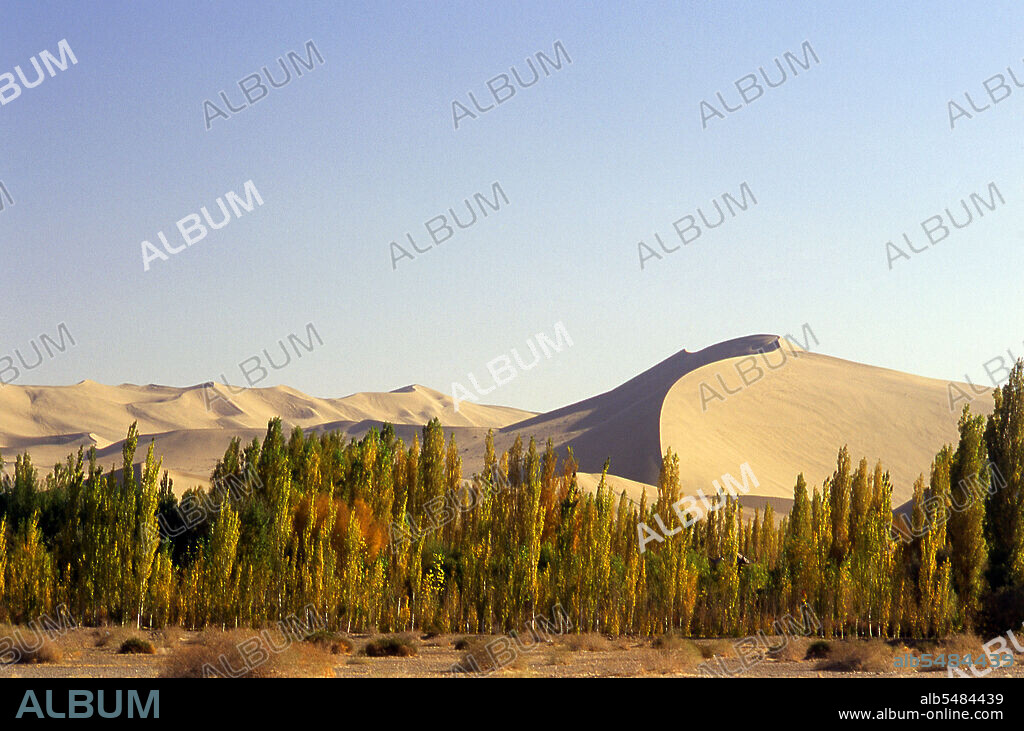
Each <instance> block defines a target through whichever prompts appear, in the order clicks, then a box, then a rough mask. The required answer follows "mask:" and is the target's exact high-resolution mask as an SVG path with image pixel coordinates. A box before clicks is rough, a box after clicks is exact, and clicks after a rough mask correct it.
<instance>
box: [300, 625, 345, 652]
mask: <svg viewBox="0 0 1024 731" xmlns="http://www.w3.org/2000/svg"><path fill="white" fill-rule="evenodd" d="M303 642H305V643H307V644H309V645H312V646H313V647H316V648H317V649H319V650H322V651H323V652H329V653H330V654H332V655H348V654H350V653H351V652H352V643H351V642H350V641H349V640H347V639H346V638H344V637H342V636H341V635H340V634H337V633H334V632H328V631H326V630H319V631H317V632H314V633H313V634H311V635H308V636H306V637H304V638H303Z"/></svg>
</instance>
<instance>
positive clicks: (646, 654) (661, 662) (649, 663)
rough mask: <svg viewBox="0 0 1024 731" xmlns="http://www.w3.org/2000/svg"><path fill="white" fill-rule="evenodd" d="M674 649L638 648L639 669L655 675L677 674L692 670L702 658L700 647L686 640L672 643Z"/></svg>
mask: <svg viewBox="0 0 1024 731" xmlns="http://www.w3.org/2000/svg"><path fill="white" fill-rule="evenodd" d="M672 644H673V645H674V649H666V648H663V649H656V650H650V649H639V650H637V651H636V653H637V656H638V659H639V660H640V669H641V671H643V672H645V673H652V674H656V675H678V674H680V673H688V672H692V671H693V670H694V669H695V668H696V667H697V666H698V665H700V663H701V662H702V661H703V660H704V656H703V655H702V654H701V651H700V648H699V647H697V645H696V644H695V643H694V642H690V641H688V640H686V641H684V643H683V644H677V643H672Z"/></svg>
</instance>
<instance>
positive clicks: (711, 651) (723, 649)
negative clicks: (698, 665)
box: [697, 640, 736, 660]
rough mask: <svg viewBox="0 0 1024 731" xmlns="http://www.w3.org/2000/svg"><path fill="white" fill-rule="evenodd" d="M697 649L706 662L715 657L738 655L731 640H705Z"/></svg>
mask: <svg viewBox="0 0 1024 731" xmlns="http://www.w3.org/2000/svg"><path fill="white" fill-rule="evenodd" d="M697 648H698V649H699V650H700V653H701V655H702V656H703V657H704V659H705V660H710V659H711V658H713V657H730V656H732V655H735V654H736V650H735V648H734V647H733V644H732V642H731V641H729V640H703V641H701V642H698V643H697Z"/></svg>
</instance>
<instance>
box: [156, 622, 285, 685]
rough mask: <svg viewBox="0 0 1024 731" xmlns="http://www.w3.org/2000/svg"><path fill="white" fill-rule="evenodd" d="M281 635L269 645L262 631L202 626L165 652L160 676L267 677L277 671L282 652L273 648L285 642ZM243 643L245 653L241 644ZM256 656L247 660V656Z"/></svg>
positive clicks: (272, 675) (283, 651)
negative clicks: (190, 639)
mask: <svg viewBox="0 0 1024 731" xmlns="http://www.w3.org/2000/svg"><path fill="white" fill-rule="evenodd" d="M284 644H285V643H284V641H283V640H282V638H280V637H277V638H273V646H272V647H271V646H269V645H268V642H267V640H266V638H265V637H264V635H262V634H260V633H258V632H257V631H256V630H231V631H226V632H225V631H221V630H205V631H203V632H202V633H200V634H199V636H197V637H195V638H194V639H193V640H192V641H191V642H187V643H185V644H182V645H181V646H179V647H176V648H175V649H173V650H172V651H171V652H170V653H168V655H167V658H166V660H165V661H164V667H163V672H162V673H161V676H162V677H165V678H204V677H222V676H227V677H235V678H269V677H274V676H275V675H277V674H279V672H280V665H281V663H282V659H283V657H282V656H283V655H284V654H285V653H288V652H290V650H291V647H290V645H289V646H288V648H287V649H285V650H282V651H281V652H278V651H275V650H274V649H273V648H277V647H282V646H283V645H284ZM243 645H244V646H246V648H247V652H246V656H243V655H242V651H241V650H240V649H239V648H240V646H243ZM254 657H255V658H258V659H257V660H255V661H250V660H249V659H247V658H254Z"/></svg>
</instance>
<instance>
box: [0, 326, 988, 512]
mask: <svg viewBox="0 0 1024 731" xmlns="http://www.w3.org/2000/svg"><path fill="white" fill-rule="evenodd" d="M780 343H781V344H780ZM961 385H963V384H961ZM454 406H455V405H454V402H453V401H452V399H451V398H450V397H449V396H448V395H446V394H444V393H441V392H439V391H436V390H433V389H430V388H427V387H425V386H421V385H408V386H404V387H401V388H397V389H394V390H392V391H388V392H376V393H355V394H351V395H349V396H345V397H343V398H335V399H330V398H317V397H314V396H309V395H307V394H304V393H302V392H300V391H297V390H296V389H293V388H290V387H288V386H275V387H272V388H238V387H234V386H228V385H225V384H220V383H212V382H209V383H202V384H196V385H193V386H188V387H184V388H178V387H172V386H161V385H155V384H149V385H144V386H140V385H135V384H127V383H126V384H121V385H118V386H108V385H104V384H100V383H96V382H93V381H82V382H80V383H77V384H75V385H73V386H18V385H8V386H6V387H4V388H0V453H3V455H4V457H5V459H6V460H8V462H9V461H10V460H11V459H12V458H13V456H14V454H15V453H21V452H29V453H30V454H31V455H32V457H33V461H34V462H35V463H36V464H37V465H39V466H40V467H41V468H44V469H45V468H47V467H48V466H50V465H52V464H54V463H55V462H57V461H63V459H64V458H65V457H66V456H67V454H68V453H69V452H73V451H75V450H76V449H77V448H78V447H83V448H85V449H89V448H90V447H95V448H96V449H97V455H98V457H99V458H100V461H101V463H102V464H104V465H107V466H119V461H120V456H121V444H122V441H123V439H124V435H125V432H126V430H127V427H128V425H129V424H130V423H131V422H133V421H137V422H138V424H139V432H140V446H141V445H148V443H149V441H150V440H154V441H155V442H156V451H157V454H158V455H161V456H162V457H163V458H164V468H165V469H168V470H169V471H170V474H171V476H172V477H173V478H174V479H175V487H176V489H177V490H179V491H180V490H182V489H185V488H187V487H191V486H193V485H205V484H207V482H208V479H209V474H210V472H211V471H212V469H213V467H214V465H215V464H216V461H217V459H218V458H219V457H220V456H222V455H223V453H224V449H225V448H226V447H227V444H228V442H229V440H230V439H231V438H232V437H239V438H240V439H242V440H243V442H248V441H250V440H252V439H253V438H256V439H262V437H263V434H264V433H265V430H266V425H267V422H268V421H269V420H270V419H272V418H274V417H277V416H280V417H281V418H282V421H283V422H284V423H285V425H286V427H287V428H288V429H291V428H292V427H294V426H299V427H302V428H303V429H304V430H307V431H312V432H314V433H320V432H324V431H334V430H336V431H340V432H342V433H343V434H344V435H345V436H346V437H351V438H360V437H362V436H363V435H364V434H365V433H366V432H367V431H368V430H369V429H371V428H379V427H380V426H381V425H382V424H384V423H385V422H388V423H391V424H393V425H394V426H395V432H396V434H397V435H398V436H399V437H401V438H402V439H403V440H405V441H406V443H408V442H410V441H411V440H412V438H413V437H414V436H415V435H416V434H419V433H420V430H421V428H422V426H423V424H425V423H426V422H427V421H429V420H430V419H432V418H435V417H436V418H438V419H439V420H440V421H441V423H442V425H443V426H444V427H445V430H446V431H447V432H449V433H451V434H454V436H455V438H456V441H457V442H458V444H459V446H460V449H461V451H462V456H463V460H464V472H466V473H467V474H468V473H470V472H473V471H476V470H478V469H479V467H480V465H481V464H482V461H483V453H484V440H485V438H486V434H487V431H488V430H489V429H493V430H494V433H495V446H496V448H497V449H499V450H503V449H507V448H508V447H509V446H511V444H512V442H513V441H514V440H515V438H516V437H517V436H520V437H522V438H523V440H524V441H527V440H529V438H530V437H531V436H534V437H536V438H537V439H538V442H539V446H540V448H543V446H544V442H545V441H546V440H547V439H551V441H552V443H553V445H554V447H555V448H556V449H558V450H559V451H560V452H561V453H562V454H565V453H566V450H567V449H568V448H571V449H572V451H573V454H574V456H575V458H576V460H577V461H578V463H579V471H580V484H581V486H583V487H584V488H586V489H591V490H592V489H595V488H596V485H597V482H598V480H599V477H600V473H601V471H602V468H603V465H604V463H605V460H606V459H608V458H610V459H611V470H610V477H609V482H610V483H611V485H612V487H613V488H614V489H615V490H616V492H621V491H623V490H624V491H625V492H626V494H627V496H628V497H630V498H631V499H634V500H637V501H639V499H640V495H641V494H642V492H643V490H644V489H647V491H648V500H649V501H651V500H653V499H654V498H655V497H656V490H655V488H653V487H652V486H653V485H656V484H657V481H658V473H659V470H660V466H661V457H662V455H663V454H664V452H665V450H666V449H668V448H670V447H671V448H672V449H673V450H674V451H676V452H677V453H678V454H679V456H680V469H681V474H680V476H681V480H682V484H683V489H684V492H686V493H689V494H693V493H695V492H696V491H697V490H698V489H700V490H703V491H704V492H705V493H709V492H710V491H711V490H712V487H711V486H712V483H713V481H714V480H719V479H721V477H722V475H723V474H726V473H729V474H732V475H734V476H736V477H739V475H740V466H741V465H742V464H744V463H747V464H749V466H750V468H751V470H752V471H753V472H754V474H755V475H756V476H757V480H758V484H757V486H756V487H753V488H752V490H751V492H750V495H749V496H748V497H747V498H746V499H745V502H749V503H750V505H751V506H753V505H758V506H763V505H764V504H766V502H771V503H772V504H773V505H774V506H775V507H776V510H780V509H782V510H785V509H787V508H788V504H789V499H790V498H791V497H792V490H793V484H794V482H795V478H796V474H797V473H798V472H801V471H802V472H804V475H805V477H806V479H807V481H808V483H809V484H810V485H817V484H820V482H821V480H822V479H823V478H824V477H826V476H827V475H829V474H830V473H831V472H832V470H833V469H834V463H835V456H836V452H837V450H838V448H839V447H840V446H842V445H843V444H848V445H849V447H850V452H851V456H853V458H854V459H859V458H860V457H861V456H865V457H867V459H868V460H869V461H870V462H871V463H872V464H873V463H874V461H875V460H876V459H881V460H882V462H883V464H884V465H885V467H886V468H887V469H888V470H889V471H890V473H891V475H892V478H893V481H894V490H893V499H894V504H899V503H900V502H902V501H905V500H907V499H909V498H910V496H911V494H912V485H913V480H914V478H915V477H916V476H917V475H918V474H919V473H921V472H927V469H928V466H929V464H930V463H931V460H932V458H933V457H934V454H935V452H936V451H938V450H939V449H940V448H941V447H942V445H943V444H945V443H947V442H952V441H955V439H956V435H957V429H956V424H957V419H958V417H959V413H954V412H951V411H950V410H949V401H948V383H947V382H945V381H940V380H936V379H930V378H922V377H919V376H914V375H911V374H907V373H902V372H899V371H893V370H889V369H885V368H878V367H875V366H870V365H865V364H861V363H856V362H853V361H847V360H842V359H839V358H833V357H830V356H827V355H823V354H820V353H815V352H811V351H809V350H805V349H803V348H801V347H799V346H798V345H796V344H794V343H790V342H789V341H786V340H784V339H780V338H779V336H777V335H770V334H757V335H749V336H746V337H741V338H734V339H732V340H727V341H724V342H721V343H717V344H715V345H711V346H709V347H707V348H703V349H701V350H697V351H692V352H691V351H689V350H686V349H683V350H681V351H679V352H677V353H676V354H674V355H672V356H670V357H668V358H666V359H665V360H663V361H661V362H660V363H658V364H656V365H654V366H653V367H651V368H649V369H647V370H646V371H644V372H642V373H640V374H638V375H637V376H635V377H633V378H631V379H630V380H628V381H626V382H625V383H623V384H621V385H619V386H617V387H615V388H613V389H611V390H609V391H606V392H604V393H602V394H599V395H596V396H593V397H590V398H587V399H584V400H582V401H579V402H577V403H574V404H569V405H567V406H564V407H561V408H559V409H555V410H553V411H550V412H547V413H543V414H536V413H533V412H530V411H523V410H520V409H515V408H511V407H506V406H488V405H481V404H476V403H472V402H463V403H461V404H460V405H459V410H458V411H457V412H456V411H455V408H454ZM972 408H973V410H974V411H975V412H977V413H985V414H987V413H988V412H989V411H990V410H991V408H992V397H991V395H990V394H986V395H983V396H980V397H978V398H976V399H975V400H974V402H973V403H972ZM140 451H143V450H141V449H140Z"/></svg>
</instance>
